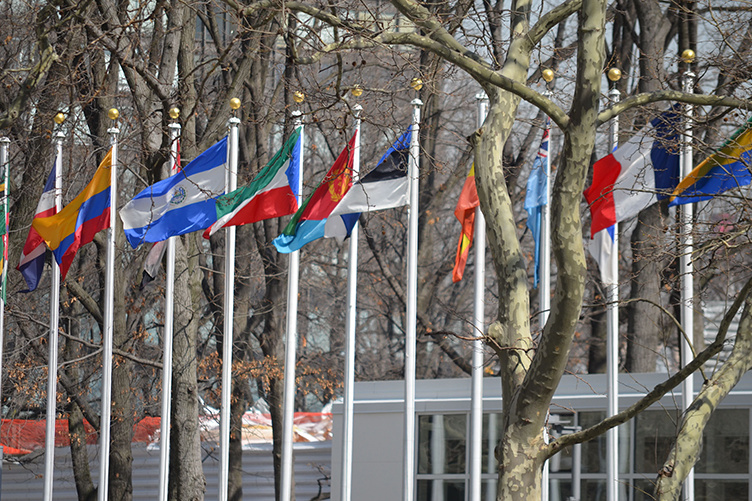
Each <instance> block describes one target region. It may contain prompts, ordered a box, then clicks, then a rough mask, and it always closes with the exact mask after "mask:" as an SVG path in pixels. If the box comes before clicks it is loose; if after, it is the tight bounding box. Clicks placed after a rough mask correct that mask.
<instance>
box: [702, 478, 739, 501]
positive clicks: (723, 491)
mask: <svg viewBox="0 0 752 501" xmlns="http://www.w3.org/2000/svg"><path fill="white" fill-rule="evenodd" d="M730 499H733V500H734V501H748V499H749V485H748V484H747V482H744V481H739V480H695V501H728V500H730Z"/></svg>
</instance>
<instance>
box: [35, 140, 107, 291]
mask: <svg viewBox="0 0 752 501" xmlns="http://www.w3.org/2000/svg"><path fill="white" fill-rule="evenodd" d="M111 168H112V150H110V151H109V152H108V153H107V155H105V157H104V160H102V163H101V164H99V168H98V169H97V171H96V172H95V173H94V177H93V178H92V179H91V181H90V182H89V184H88V185H87V186H86V188H84V191H82V192H81V193H80V194H79V195H78V196H77V197H76V198H75V199H73V201H72V202H71V203H69V204H68V205H66V206H65V207H64V208H63V210H61V211H60V212H59V213H57V214H55V215H54V216H50V217H42V218H34V221H33V222H32V226H33V227H34V229H35V230H37V232H38V233H39V235H40V236H41V237H42V239H43V240H44V242H45V243H46V244H47V247H49V248H50V250H51V251H52V254H53V255H54V256H55V261H57V264H58V265H60V277H61V278H62V279H65V275H66V274H67V273H68V268H70V265H71V263H72V262H73V258H74V257H75V256H76V252H78V249H79V248H80V247H81V246H82V245H85V244H87V243H89V242H91V241H92V240H93V239H94V235H96V234H97V233H99V232H100V231H101V230H104V229H106V228H109V226H110V169H111Z"/></svg>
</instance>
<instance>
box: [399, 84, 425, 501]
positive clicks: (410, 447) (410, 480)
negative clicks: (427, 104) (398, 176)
mask: <svg viewBox="0 0 752 501" xmlns="http://www.w3.org/2000/svg"><path fill="white" fill-rule="evenodd" d="M410 104H412V106H413V123H412V126H411V127H412V128H411V135H410V161H409V167H408V171H407V172H408V177H409V178H410V205H409V210H408V226H407V308H406V310H407V311H406V318H405V322H406V332H405V443H404V453H405V456H404V466H405V467H404V477H403V484H402V498H403V499H404V501H413V499H414V494H415V493H414V477H415V354H416V346H415V343H416V341H417V314H418V298H417V296H418V211H419V207H418V189H419V184H418V175H419V171H418V169H419V167H420V163H419V155H420V107H421V106H423V101H421V100H420V99H418V98H416V99H413V100H412V101H411V103H410Z"/></svg>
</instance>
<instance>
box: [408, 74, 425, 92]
mask: <svg viewBox="0 0 752 501" xmlns="http://www.w3.org/2000/svg"><path fill="white" fill-rule="evenodd" d="M410 87H412V88H413V90H416V91H417V90H420V89H422V88H423V80H421V79H420V78H418V77H415V78H413V79H412V80H410Z"/></svg>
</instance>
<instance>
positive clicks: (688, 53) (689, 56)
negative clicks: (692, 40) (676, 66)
mask: <svg viewBox="0 0 752 501" xmlns="http://www.w3.org/2000/svg"><path fill="white" fill-rule="evenodd" d="M695 57H697V55H696V54H695V51H693V50H692V49H686V50H684V51H683V52H682V53H681V60H682V63H686V64H692V63H694V62H695Z"/></svg>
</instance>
